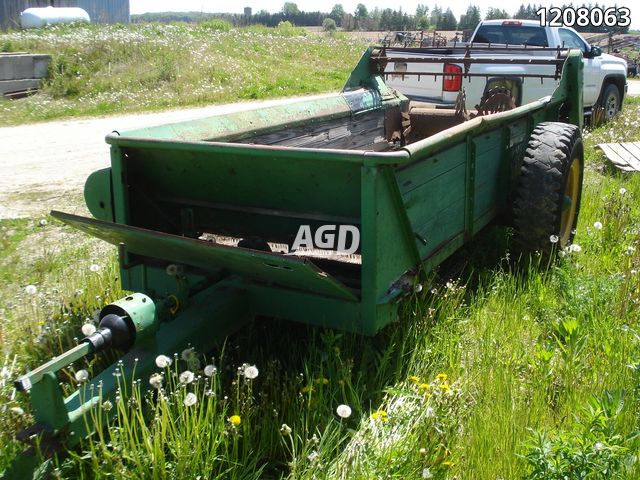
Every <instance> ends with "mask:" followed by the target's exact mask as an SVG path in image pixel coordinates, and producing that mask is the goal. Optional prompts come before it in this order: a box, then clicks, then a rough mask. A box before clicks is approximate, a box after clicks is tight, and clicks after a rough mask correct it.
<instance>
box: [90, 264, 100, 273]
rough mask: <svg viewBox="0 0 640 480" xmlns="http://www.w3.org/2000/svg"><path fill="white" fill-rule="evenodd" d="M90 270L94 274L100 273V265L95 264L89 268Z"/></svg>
mask: <svg viewBox="0 0 640 480" xmlns="http://www.w3.org/2000/svg"><path fill="white" fill-rule="evenodd" d="M89 270H91V271H92V272H99V271H100V265H98V264H96V263H93V264H91V266H90V267H89Z"/></svg>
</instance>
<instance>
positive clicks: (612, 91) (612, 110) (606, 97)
mask: <svg viewBox="0 0 640 480" xmlns="http://www.w3.org/2000/svg"><path fill="white" fill-rule="evenodd" d="M598 107H599V108H601V109H602V110H603V119H604V120H611V119H612V118H613V117H615V116H616V115H617V114H618V112H619V111H620V90H618V87H617V86H615V85H614V84H613V83H609V84H607V85H606V86H605V87H604V91H603V94H602V97H601V98H600V102H598Z"/></svg>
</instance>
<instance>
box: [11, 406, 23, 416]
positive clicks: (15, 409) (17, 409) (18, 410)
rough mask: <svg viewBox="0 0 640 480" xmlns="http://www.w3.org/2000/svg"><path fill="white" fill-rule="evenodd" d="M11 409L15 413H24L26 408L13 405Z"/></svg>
mask: <svg viewBox="0 0 640 480" xmlns="http://www.w3.org/2000/svg"><path fill="white" fill-rule="evenodd" d="M9 410H10V411H11V413H13V414H14V415H24V410H23V409H22V408H20V407H11V408H10V409H9Z"/></svg>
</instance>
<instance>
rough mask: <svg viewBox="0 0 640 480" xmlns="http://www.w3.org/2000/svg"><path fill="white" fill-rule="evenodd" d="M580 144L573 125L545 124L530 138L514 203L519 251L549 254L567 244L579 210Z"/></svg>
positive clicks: (582, 159)
mask: <svg viewBox="0 0 640 480" xmlns="http://www.w3.org/2000/svg"><path fill="white" fill-rule="evenodd" d="M583 169H584V148H583V145H582V136H581V134H580V129H579V128H578V127H576V126H575V125H570V124H566V123H559V122H544V123H540V124H538V125H537V126H536V128H535V129H534V130H533V133H532V134H531V137H530V138H529V143H528V145H527V149H526V151H525V155H524V159H523V162H522V167H521V169H520V176H519V178H518V184H517V188H516V193H515V199H514V204H513V224H514V240H515V242H516V245H517V247H518V248H519V249H520V252H521V253H533V252H536V251H538V252H541V253H542V254H543V255H545V256H547V257H548V256H549V255H551V254H552V253H554V252H557V251H559V250H560V248H561V247H564V246H566V245H568V244H569V243H570V242H571V241H572V240H573V236H574V233H575V228H576V224H577V221H578V213H579V211H580V197H581V193H582V176H583Z"/></svg>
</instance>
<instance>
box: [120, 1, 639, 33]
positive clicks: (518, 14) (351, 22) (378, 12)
mask: <svg viewBox="0 0 640 480" xmlns="http://www.w3.org/2000/svg"><path fill="white" fill-rule="evenodd" d="M541 7H542V6H541V5H536V4H527V5H524V4H522V5H520V7H519V8H518V9H517V10H516V11H515V12H514V13H513V14H509V12H507V11H506V10H505V9H501V8H497V7H490V8H488V9H487V11H486V12H485V15H484V19H485V20H491V19H499V18H517V19H531V20H539V17H538V15H537V13H536V12H537V11H538V10H539V9H540V8H541ZM563 7H573V8H579V7H585V8H588V9H592V8H603V9H604V8H606V7H604V6H599V5H598V3H596V4H591V3H589V4H582V5H577V6H574V5H573V4H565V5H563ZM213 18H221V19H224V20H227V21H228V22H230V23H231V24H233V25H235V26H242V25H249V24H262V25H266V26H268V27H274V26H277V25H278V24H279V23H280V22H286V21H288V22H290V23H292V24H294V25H297V26H300V27H307V26H324V28H325V29H334V28H337V27H340V28H342V29H343V30H462V31H468V30H473V29H474V28H475V27H476V26H477V25H478V23H479V22H480V21H481V20H482V19H483V17H482V15H481V11H480V8H479V7H477V6H474V5H469V7H468V8H467V10H466V12H465V13H464V14H462V15H461V16H460V18H456V16H455V15H454V14H453V12H452V11H451V8H446V9H443V8H442V7H440V6H438V5H437V4H436V5H434V6H433V7H432V8H430V7H429V6H428V5H426V4H418V6H417V7H416V9H415V11H414V12H408V11H403V9H402V7H400V8H399V9H398V10H394V9H391V8H378V7H376V8H374V9H372V10H369V9H368V8H367V7H366V5H364V4H363V3H359V4H358V5H357V7H356V9H355V11H353V12H347V11H346V10H345V9H344V7H343V6H342V4H340V3H337V4H335V5H334V6H333V8H332V9H331V11H330V12H320V11H315V12H305V11H302V10H300V9H299V8H298V6H297V4H296V3H294V2H285V3H284V5H283V6H282V9H281V10H280V11H279V12H276V13H269V12H268V11H266V10H260V11H258V12H255V13H254V12H252V13H251V14H250V15H245V14H229V13H203V12H163V13H145V14H142V15H131V21H132V22H189V23H193V22H201V21H206V20H211V19H213ZM574 28H575V29H576V30H578V31H583V32H607V31H609V30H610V29H608V27H606V26H604V25H603V26H601V27H591V26H586V27H578V26H574ZM628 30H629V28H628V27H626V28H623V29H619V28H618V29H616V31H622V32H624V33H626V32H627V31H628Z"/></svg>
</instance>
